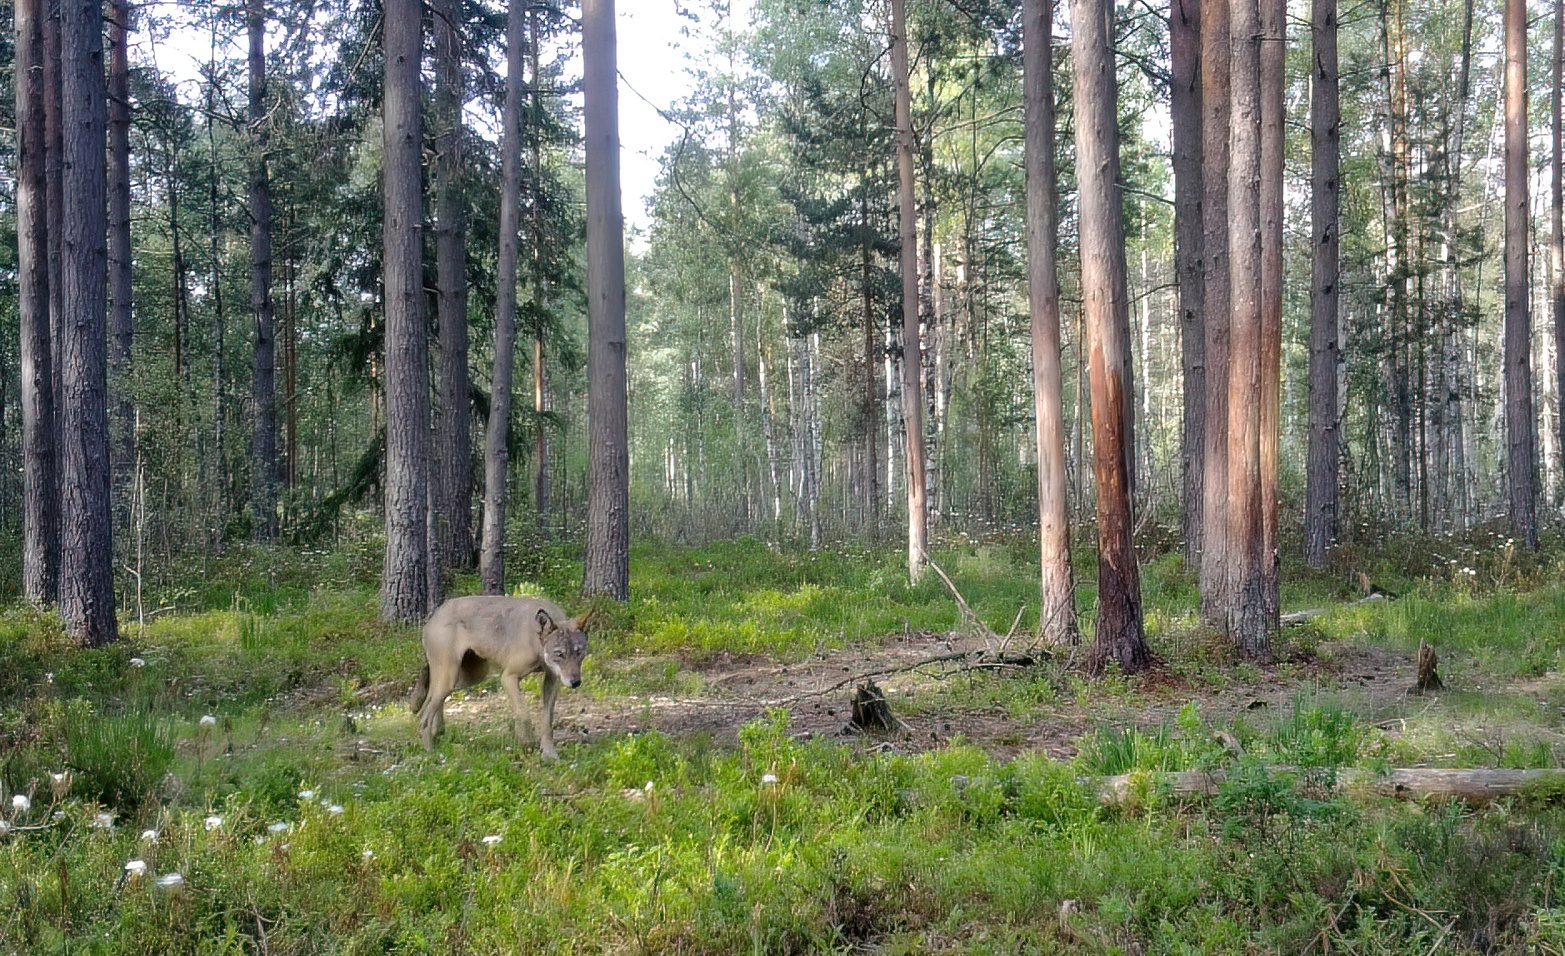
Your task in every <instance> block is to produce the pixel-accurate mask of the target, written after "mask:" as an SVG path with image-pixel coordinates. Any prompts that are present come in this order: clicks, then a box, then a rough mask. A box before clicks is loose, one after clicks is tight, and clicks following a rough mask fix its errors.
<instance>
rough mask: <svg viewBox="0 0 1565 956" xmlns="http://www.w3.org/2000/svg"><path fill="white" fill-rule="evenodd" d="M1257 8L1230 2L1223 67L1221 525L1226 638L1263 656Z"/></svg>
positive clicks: (1251, 2)
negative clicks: (1225, 327)
mask: <svg viewBox="0 0 1565 956" xmlns="http://www.w3.org/2000/svg"><path fill="white" fill-rule="evenodd" d="M1260 2H1261V0H1234V2H1233V4H1232V5H1231V7H1230V10H1231V20H1230V25H1229V28H1230V31H1231V35H1232V37H1233V42H1232V46H1231V56H1230V60H1229V64H1230V66H1229V76H1230V82H1231V83H1232V93H1233V99H1232V103H1233V107H1232V109H1233V112H1232V114H1231V118H1230V128H1229V130H1230V131H1229V140H1228V141H1229V170H1228V215H1229V233H1228V240H1229V241H1228V251H1229V255H1228V261H1229V264H1230V266H1231V283H1232V285H1231V296H1232V298H1231V304H1230V308H1229V313H1228V315H1229V335H1230V339H1229V345H1230V348H1231V350H1232V351H1231V354H1232V355H1235V356H1239V359H1240V360H1239V361H1238V362H1235V363H1233V364H1232V366H1231V367H1230V368H1229V371H1228V468H1227V481H1228V502H1227V509H1226V514H1225V518H1226V519H1227V524H1228V540H1227V543H1226V548H1225V549H1224V550H1225V561H1224V563H1225V564H1226V567H1227V585H1226V588H1225V591H1226V593H1225V595H1224V610H1225V612H1226V613H1225V616H1224V620H1225V623H1226V630H1227V632H1228V636H1229V638H1230V639H1231V640H1233V641H1234V642H1235V643H1236V644H1238V646H1239V648H1240V649H1241V650H1242V651H1243V652H1244V653H1245V654H1247V655H1249V656H1252V657H1265V656H1266V654H1267V648H1268V641H1267V636H1268V628H1267V626H1266V615H1265V605H1264V584H1263V580H1262V571H1261V565H1262V556H1261V547H1262V527H1261V525H1262V517H1261V458H1260V451H1261V448H1260V439H1261V434H1260V433H1261V414H1260V412H1261V409H1260V404H1261V377H1262V376H1261V362H1260V358H1261V326H1262V322H1263V320H1262V315H1261V313H1262V310H1263V305H1262V298H1263V296H1262V279H1261V271H1262V269H1263V268H1264V267H1263V265H1262V262H1261V259H1262V241H1261V231H1262V230H1261V112H1262V106H1261V83H1260V79H1261V78H1260V32H1261V20H1260Z"/></svg>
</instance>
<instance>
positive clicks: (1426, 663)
mask: <svg viewBox="0 0 1565 956" xmlns="http://www.w3.org/2000/svg"><path fill="white" fill-rule="evenodd" d="M1439 665H1440V658H1438V657H1436V656H1435V649H1434V645H1432V644H1430V643H1429V642H1428V641H1419V642H1418V680H1417V682H1416V683H1414V684H1413V693H1415V694H1427V693H1430V692H1431V691H1437V690H1440V689H1441V688H1443V687H1444V686H1445V684H1444V683H1442V682H1441V680H1440V675H1439V674H1438V673H1436V671H1435V668H1436V667H1438V666H1439Z"/></svg>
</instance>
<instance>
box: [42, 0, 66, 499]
mask: <svg viewBox="0 0 1565 956" xmlns="http://www.w3.org/2000/svg"><path fill="white" fill-rule="evenodd" d="M63 3H64V0H44V12H45V17H44V23H43V139H44V147H43V148H44V152H43V157H44V159H43V162H44V183H45V190H46V199H47V203H46V205H47V216H46V218H47V219H48V240H49V341H50V343H51V344H52V346H53V349H54V364H53V366H52V367H51V368H50V370H49V372H50V377H51V379H52V384H51V390H52V391H53V392H54V424H53V426H52V427H53V429H54V432H55V438H54V442H55V446H54V447H55V456H56V458H55V462H56V467H60V466H61V465H62V464H63V457H64V454H65V452H64V441H65V436H64V435H62V434H61V433H60V431H61V428H62V427H63V424H64V420H65V386H64V372H65V368H64V366H65V361H64V356H63V352H62V349H63V348H64V345H65V330H64V329H63V328H62V325H63V322H64V315H65V281H64V248H65V177H64V170H65V128H64V125H63V124H64V120H63V118H62V115H61V110H62V106H63V103H64V95H65V94H64V91H63V90H62V89H61V85H62V83H63V81H64V80H63V76H62V69H63V66H62V64H63V61H62V57H61V55H60V17H61V9H62V4H63ZM55 493H56V495H58V493H59V492H58V490H56V492H55Z"/></svg>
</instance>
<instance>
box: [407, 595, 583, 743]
mask: <svg viewBox="0 0 1565 956" xmlns="http://www.w3.org/2000/svg"><path fill="white" fill-rule="evenodd" d="M586 618H587V615H585V614H584V615H582V616H581V617H578V618H574V619H573V618H570V617H567V616H566V614H565V612H564V611H562V610H560V607H559V605H557V604H555V603H554V602H552V601H546V600H544V599H543V598H515V597H497V596H489V595H481V596H475V597H460V598H452V599H451V600H449V601H447V602H445V603H444V604H442V605H440V607H438V608H436V609H435V613H434V614H431V615H430V616H429V620H428V621H427V622H425V624H424V658H425V662H426V663H425V664H424V671H423V673H422V674H421V675H420V676H419V679H418V683H417V684H416V685H415V686H414V688H413V701H412V705H413V710H414V711H415V712H417V713H418V731H419V736H421V737H422V738H423V740H424V748H425V749H426V750H433V749H434V746H435V738H436V737H438V736H440V733H441V732H442V731H443V730H444V729H445V723H446V721H445V704H446V698H447V697H449V696H450V695H451V692H452V691H454V690H456V689H458V688H461V687H467V686H470V685H472V684H476V683H478V682H479V681H481V680H483V679H484V678H485V677H487V676H488V675H489V674H491V673H494V672H496V671H498V672H499V674H500V684H501V685H502V686H503V687H504V688H505V693H506V695H507V696H508V697H510V698H511V708H512V709H513V710H514V711H515V712H516V735H517V739H518V740H520V741H521V742H522V743H523V744H524V745H525V744H527V743H528V740H527V738H528V734H527V717H526V714H525V711H524V710H523V707H522V690H521V684H520V682H521V679H522V678H523V677H526V676H527V675H529V674H534V673H538V672H542V674H543V721H542V728H541V731H540V733H539V744H540V749H541V750H542V751H543V757H544V759H545V760H558V759H559V753H558V752H556V751H555V749H554V700H555V697H556V696H557V695H558V694H559V692H560V685H561V684H565V685H567V686H569V687H579V686H581V661H582V658H583V657H585V656H586V655H587V632H586V627H587V620H586Z"/></svg>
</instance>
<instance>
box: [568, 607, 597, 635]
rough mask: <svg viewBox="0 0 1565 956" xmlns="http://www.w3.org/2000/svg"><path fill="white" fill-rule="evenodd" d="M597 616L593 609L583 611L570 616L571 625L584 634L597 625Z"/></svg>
mask: <svg viewBox="0 0 1565 956" xmlns="http://www.w3.org/2000/svg"><path fill="white" fill-rule="evenodd" d="M599 617H600V615H598V614H597V613H595V612H593V611H583V612H581V613H580V614H578V615H576V616H575V617H573V618H571V627H573V628H575V629H576V630H578V631H581V632H582V633H583V634H585V633H587V632H588V631H590V630H592V629H593V628H595V627H597V626H598V618H599Z"/></svg>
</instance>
